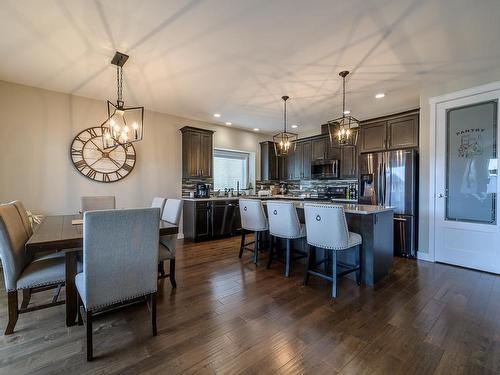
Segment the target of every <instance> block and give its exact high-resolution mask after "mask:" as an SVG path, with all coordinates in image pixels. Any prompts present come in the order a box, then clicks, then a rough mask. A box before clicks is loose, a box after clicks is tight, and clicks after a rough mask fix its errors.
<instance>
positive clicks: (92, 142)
mask: <svg viewBox="0 0 500 375" xmlns="http://www.w3.org/2000/svg"><path fill="white" fill-rule="evenodd" d="M90 142H92V143H93V144H94V146H95V147H97V149H98V150H99V152H100V153H101V154H102V151H101V149H100V148H99V146H98V145H96V144H95V142H94V140H92V139H91V140H90Z"/></svg>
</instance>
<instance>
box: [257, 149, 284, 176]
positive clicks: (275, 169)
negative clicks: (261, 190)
mask: <svg viewBox="0 0 500 375" xmlns="http://www.w3.org/2000/svg"><path fill="white" fill-rule="evenodd" d="M279 167H280V163H279V158H278V157H277V156H276V152H275V150H274V142H272V141H266V142H261V143H260V179H261V180H262V181H276V180H279V179H280V170H279Z"/></svg>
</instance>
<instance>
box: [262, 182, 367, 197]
mask: <svg viewBox="0 0 500 375" xmlns="http://www.w3.org/2000/svg"><path fill="white" fill-rule="evenodd" d="M357 183H358V180H356V179H354V180H301V181H290V182H288V183H287V190H288V194H293V195H300V194H304V193H311V194H317V193H322V192H324V191H325V190H326V188H327V187H329V186H349V185H350V184H356V185H357ZM255 185H256V190H257V192H258V191H259V190H269V189H270V188H271V186H273V185H274V186H275V187H279V185H280V184H279V183H278V182H262V181H257V182H256V183H255Z"/></svg>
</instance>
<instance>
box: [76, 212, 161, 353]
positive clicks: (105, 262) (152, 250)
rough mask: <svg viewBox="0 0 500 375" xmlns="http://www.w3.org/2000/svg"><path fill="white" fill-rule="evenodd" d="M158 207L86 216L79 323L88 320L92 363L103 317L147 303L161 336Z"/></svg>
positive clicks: (78, 283)
mask: <svg viewBox="0 0 500 375" xmlns="http://www.w3.org/2000/svg"><path fill="white" fill-rule="evenodd" d="M159 220H160V209H159V208H140V209H126V210H102V211H91V212H85V213H84V214H83V221H84V224H83V272H82V273H79V274H77V275H76V277H75V284H76V288H77V291H78V296H79V301H78V305H79V308H78V323H79V324H82V323H83V320H82V315H83V316H84V317H85V323H86V331H87V360H89V361H90V360H92V358H93V346H92V324H93V321H94V318H95V317H96V315H98V314H99V313H101V312H103V311H105V310H108V309H110V308H114V307H117V306H119V305H123V304H125V303H131V302H133V301H135V300H138V301H139V300H144V298H146V300H147V301H148V304H149V308H150V310H151V321H152V325H153V336H156V334H157V330H156V291H157V267H158V223H159Z"/></svg>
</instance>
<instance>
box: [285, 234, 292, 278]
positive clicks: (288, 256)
mask: <svg viewBox="0 0 500 375" xmlns="http://www.w3.org/2000/svg"><path fill="white" fill-rule="evenodd" d="M291 242H292V241H291V240H290V239H289V238H287V239H286V258H285V277H289V276H290V263H291V261H292V259H291V258H292V256H291V249H290V248H291Z"/></svg>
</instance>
